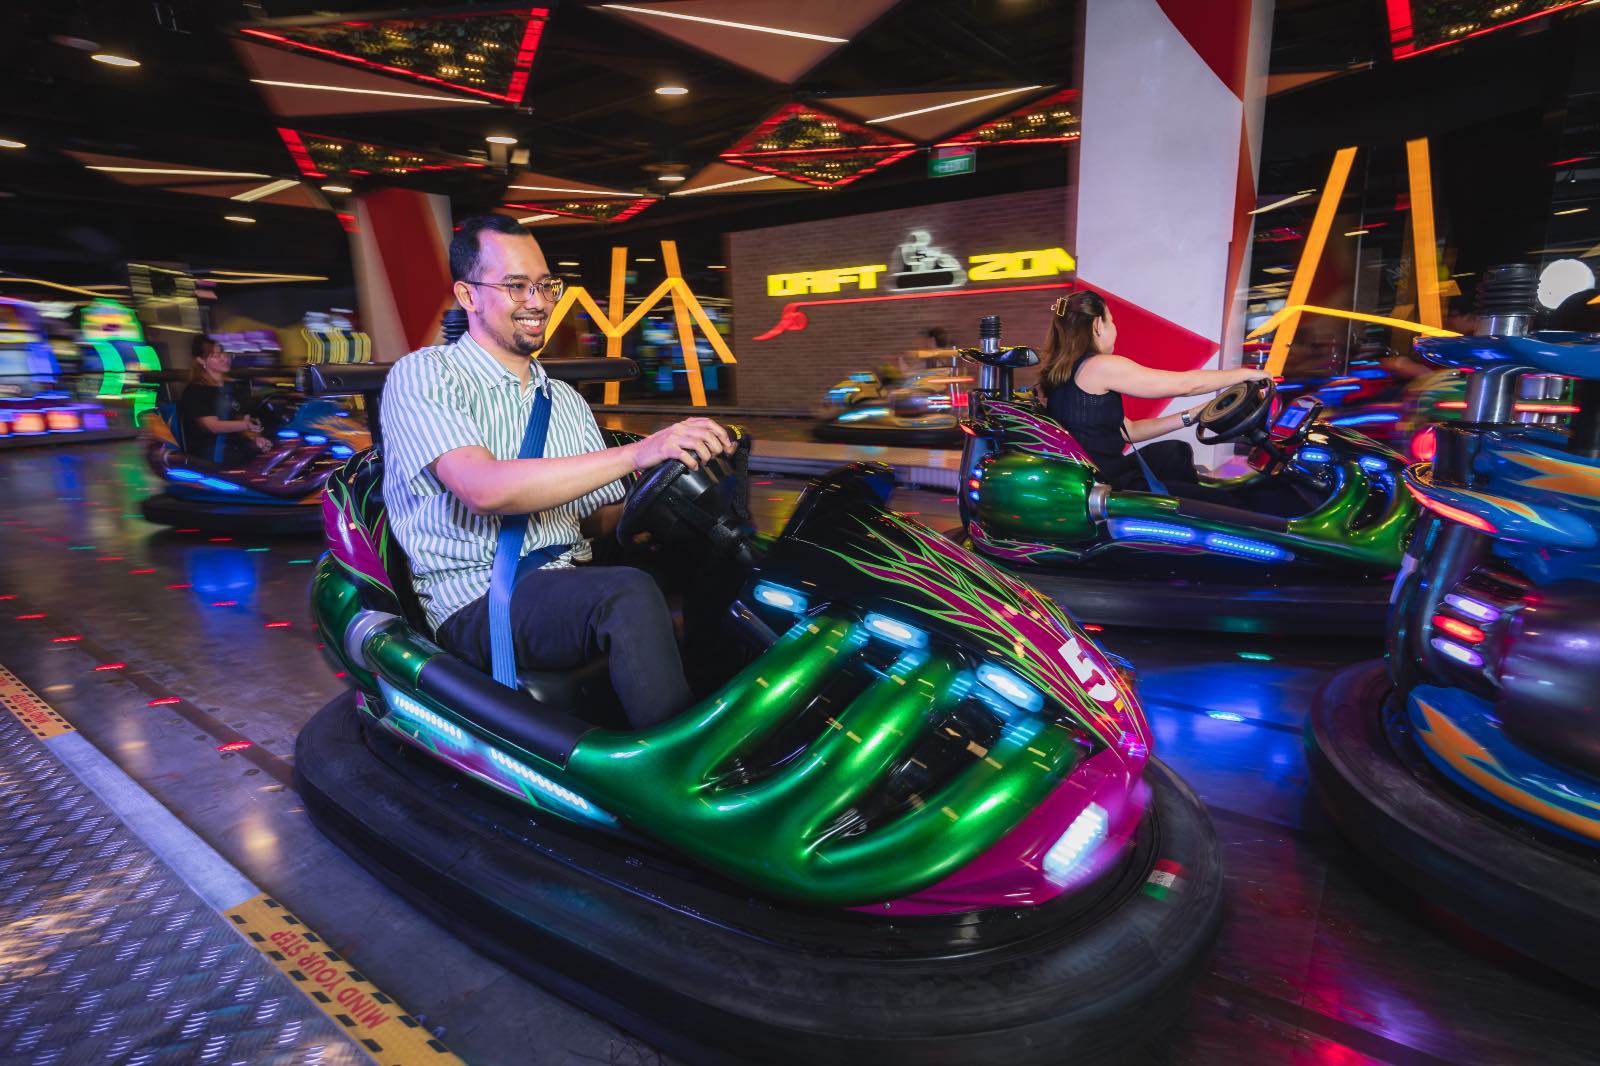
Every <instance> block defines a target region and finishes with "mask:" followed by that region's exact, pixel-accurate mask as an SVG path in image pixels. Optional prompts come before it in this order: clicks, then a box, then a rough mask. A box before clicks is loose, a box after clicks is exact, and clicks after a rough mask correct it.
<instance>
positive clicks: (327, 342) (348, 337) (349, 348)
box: [300, 307, 372, 363]
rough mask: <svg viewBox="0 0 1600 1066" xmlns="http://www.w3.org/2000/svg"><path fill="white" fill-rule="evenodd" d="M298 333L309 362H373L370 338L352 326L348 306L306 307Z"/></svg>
mask: <svg viewBox="0 0 1600 1066" xmlns="http://www.w3.org/2000/svg"><path fill="white" fill-rule="evenodd" d="M300 336H301V338H302V339H303V340H304V341H305V350H306V362H308V363H370V362H372V338H371V337H369V336H367V335H366V334H365V333H362V332H360V331H359V330H357V329H356V328H355V325H354V324H353V323H352V322H351V321H350V311H349V310H348V309H347V308H342V307H335V308H333V309H332V310H330V311H307V312H306V316H305V321H304V323H303V324H302V325H301V327H300Z"/></svg>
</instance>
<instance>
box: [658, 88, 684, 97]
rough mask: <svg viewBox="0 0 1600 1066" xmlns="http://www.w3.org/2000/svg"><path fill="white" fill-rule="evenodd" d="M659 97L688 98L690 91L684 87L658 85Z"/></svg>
mask: <svg viewBox="0 0 1600 1066" xmlns="http://www.w3.org/2000/svg"><path fill="white" fill-rule="evenodd" d="M656 95H657V96H687V95H689V90H688V89H686V88H685V87H683V86H682V85H657V86H656Z"/></svg>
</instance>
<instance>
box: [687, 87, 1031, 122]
mask: <svg viewBox="0 0 1600 1066" xmlns="http://www.w3.org/2000/svg"><path fill="white" fill-rule="evenodd" d="M1043 88H1044V86H1043V85H1024V86H1022V88H1020V89H1002V90H1001V91H1000V92H997V93H988V94H986V95H984V96H969V97H967V98H966V99H965V100H952V101H950V102H949V103H948V104H934V105H933V106H932V107H919V108H917V109H916V110H915V111H902V112H900V113H899V114H897V115H884V116H882V117H881V118H869V119H867V125H869V126H870V125H871V124H872V123H874V122H893V121H894V120H895V119H897V118H911V117H913V116H915V115H926V114H928V113H929V112H931V111H943V110H944V109H945V108H947V107H965V106H966V105H968V104H981V103H982V102H983V101H985V100H998V99H1000V98H1001V97H1002V96H1015V95H1017V93H1026V92H1032V91H1033V90H1035V89H1043ZM658 91H659V90H658Z"/></svg>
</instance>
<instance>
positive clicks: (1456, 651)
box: [1428, 637, 1483, 666]
mask: <svg viewBox="0 0 1600 1066" xmlns="http://www.w3.org/2000/svg"><path fill="white" fill-rule="evenodd" d="M1428 643H1429V644H1432V645H1433V646H1434V648H1435V649H1436V650H1438V651H1440V652H1443V653H1444V654H1445V655H1448V656H1449V657H1450V658H1452V659H1454V660H1455V661H1456V662H1458V663H1462V664H1464V665H1466V666H1482V665H1483V656H1481V655H1479V654H1478V653H1477V652H1475V651H1473V650H1472V649H1471V648H1468V647H1466V646H1465V645H1462V644H1457V643H1456V642H1455V641H1453V640H1445V639H1444V638H1443V637H1434V638H1433V639H1432V640H1430V641H1429V642H1428Z"/></svg>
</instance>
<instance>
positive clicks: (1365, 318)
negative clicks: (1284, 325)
mask: <svg viewBox="0 0 1600 1066" xmlns="http://www.w3.org/2000/svg"><path fill="white" fill-rule="evenodd" d="M1307 311H1309V312H1310V313H1311V314H1314V315H1329V316H1331V317H1333V318H1349V319H1354V320H1355V321H1357V322H1373V323H1376V324H1377V325H1380V326H1393V327H1394V328H1395V329H1408V330H1410V331H1411V332H1413V333H1420V334H1422V335H1423V336H1425V337H1459V336H1461V334H1459V333H1457V332H1455V331H1454V330H1449V329H1444V328H1443V327H1438V326H1424V325H1423V324H1422V323H1421V322H1411V321H1409V320H1407V319H1404V318H1389V317H1388V316H1386V315H1369V314H1367V313H1366V312H1364V311H1342V310H1340V309H1339V308H1337V307H1318V306H1317V305H1316V304H1288V305H1286V306H1284V307H1282V308H1280V309H1279V310H1278V311H1277V312H1276V313H1275V314H1274V315H1273V316H1272V317H1271V318H1269V319H1267V320H1266V321H1265V322H1263V323H1261V325H1259V326H1257V327H1256V328H1255V329H1253V330H1251V331H1250V335H1249V336H1247V337H1246V338H1245V340H1254V339H1255V338H1257V337H1260V336H1263V335H1264V334H1267V333H1271V332H1272V331H1273V330H1274V329H1276V328H1277V327H1278V324H1279V323H1281V322H1283V321H1284V320H1285V319H1287V318H1288V317H1289V316H1290V315H1299V314H1301V313H1302V312H1307Z"/></svg>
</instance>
